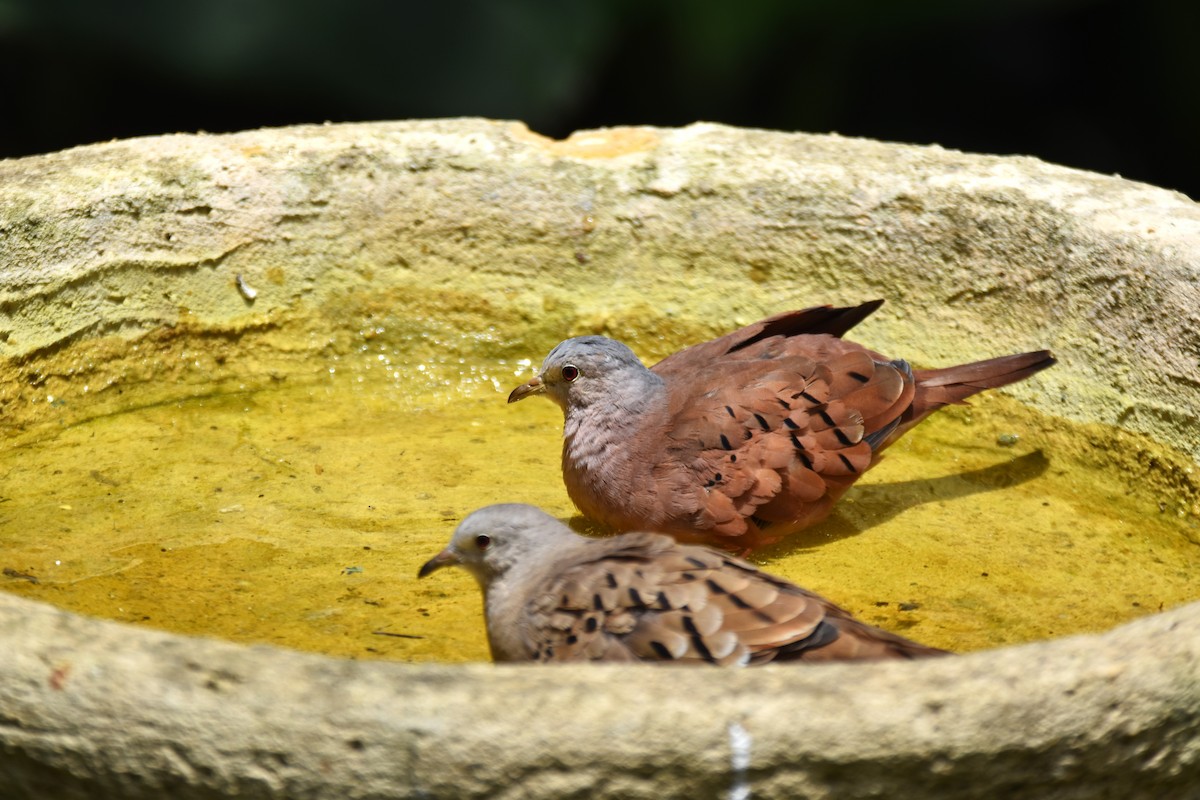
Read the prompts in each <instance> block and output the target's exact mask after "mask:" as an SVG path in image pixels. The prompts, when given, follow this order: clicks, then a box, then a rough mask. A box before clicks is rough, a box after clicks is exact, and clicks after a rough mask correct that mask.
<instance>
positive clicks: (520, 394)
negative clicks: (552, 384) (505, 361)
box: [508, 375, 546, 403]
mask: <svg viewBox="0 0 1200 800" xmlns="http://www.w3.org/2000/svg"><path fill="white" fill-rule="evenodd" d="M545 393H546V384H545V383H543V382H542V376H541V375H539V376H537V377H536V378H534V379H533V380H531V381H529V382H528V383H522V384H521V385H520V386H518V387H517V388H515V389H513V390H512V393H511V394H509V396H508V402H510V403H515V402H517V401H518V400H524V399H525V398H526V397H529V395H531V394H545Z"/></svg>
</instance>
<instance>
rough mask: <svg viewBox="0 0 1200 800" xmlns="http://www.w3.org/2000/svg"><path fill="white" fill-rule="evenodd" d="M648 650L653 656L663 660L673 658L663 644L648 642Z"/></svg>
mask: <svg viewBox="0 0 1200 800" xmlns="http://www.w3.org/2000/svg"><path fill="white" fill-rule="evenodd" d="M650 649H651V650H653V651H654V654H655V655H656V656H658V657H659V658H665V659H668V660H671V659H673V658H674V657H673V656H672V655H671V651H670V650H668V649H667V646H666V645H665V644H663V643H662V642H657V641H652V642H650Z"/></svg>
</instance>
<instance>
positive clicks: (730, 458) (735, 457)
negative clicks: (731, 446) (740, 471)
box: [729, 453, 737, 464]
mask: <svg viewBox="0 0 1200 800" xmlns="http://www.w3.org/2000/svg"><path fill="white" fill-rule="evenodd" d="M736 461H737V453H733V454H732V455H730V456H729V463H730V464H732V463H734V462H736Z"/></svg>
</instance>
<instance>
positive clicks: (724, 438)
mask: <svg viewBox="0 0 1200 800" xmlns="http://www.w3.org/2000/svg"><path fill="white" fill-rule="evenodd" d="M721 447H724V448H725V449H726V450H732V449H733V445H731V444H730V443H729V437H728V436H726V435H725V434H723V433H722V434H721Z"/></svg>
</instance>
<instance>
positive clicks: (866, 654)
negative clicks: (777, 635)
mask: <svg viewBox="0 0 1200 800" xmlns="http://www.w3.org/2000/svg"><path fill="white" fill-rule="evenodd" d="M822 629H823V632H824V636H821V637H819V638H820V640H819V641H815V642H813V643H812V644H809V641H808V640H805V642H803V643H798V644H801V645H803V646H801V647H785V648H782V649H781V650H780V652H779V653H778V655H776V659H777V660H779V661H883V660H888V659H914V658H927V657H930V656H945V655H950V651H948V650H941V649H939V648H937V647H929V646H928V645H923V644H920V643H919V642H914V641H913V640H912V639H905V638H904V637H903V636H899V635H897V634H895V633H891V632H889V631H885V630H883V629H882V628H876V627H875V626H874V625H868V624H867V623H865V622H861V621H859V620H857V619H854V618H853V617H851V616H849V615H848V614H846V612H845V611H842V610H841V609H837V610H836V611H834V610H832V609H831V614H830V616H829V617H827V618H826V619H825V620H824V621H823V622H822V623H821V626H820V628H818V631H817V633H816V634H814V635H813V637H810V638H811V639H818V634H820V633H822Z"/></svg>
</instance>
